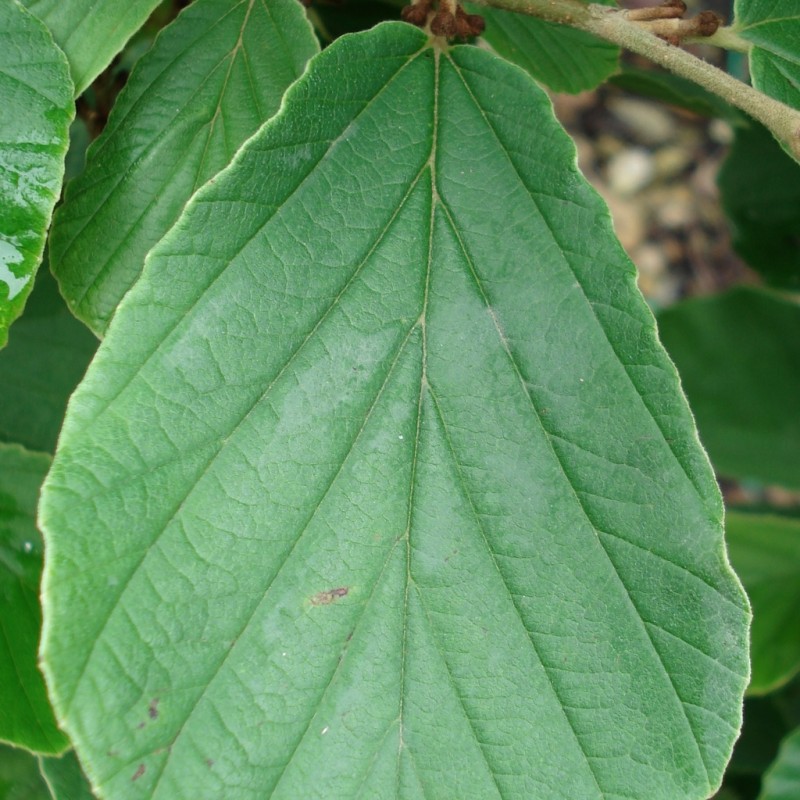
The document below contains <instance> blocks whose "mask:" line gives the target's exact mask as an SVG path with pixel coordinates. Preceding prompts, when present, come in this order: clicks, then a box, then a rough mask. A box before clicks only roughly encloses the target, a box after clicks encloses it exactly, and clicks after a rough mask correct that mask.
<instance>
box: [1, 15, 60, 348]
mask: <svg viewBox="0 0 800 800" xmlns="http://www.w3.org/2000/svg"><path fill="white" fill-rule="evenodd" d="M0 108H2V109H3V114H2V116H0V208H2V214H1V215H0V347H3V345H5V343H6V341H7V339H8V327H9V325H10V324H11V323H12V322H13V321H14V320H15V319H16V318H17V317H18V316H19V315H20V314H21V313H22V309H23V308H24V307H25V300H26V299H27V297H28V295H29V294H30V291H31V288H32V287H33V276H34V275H35V274H36V269H37V268H38V266H39V262H40V261H41V260H42V251H43V250H44V242H45V237H46V235H47V228H48V226H49V225H50V217H51V215H52V213H53V206H54V205H55V202H56V200H57V199H58V195H59V192H60V191H61V179H62V177H63V175H64V155H65V153H66V152H67V145H68V144H69V123H70V120H71V119H72V117H73V114H74V107H73V104H72V84H71V82H70V79H69V69H68V67H67V62H66V59H65V58H64V54H63V53H62V52H61V51H60V50H59V49H58V48H57V47H56V46H55V44H53V39H52V37H51V36H50V34H49V33H48V31H47V28H45V27H44V25H42V24H41V22H39V21H38V20H37V19H36V18H35V17H34V16H33V15H32V14H29V13H28V12H27V11H26V10H25V9H24V8H23V7H22V6H21V5H20V4H19V3H17V2H16V0H8V1H7V2H4V3H0Z"/></svg>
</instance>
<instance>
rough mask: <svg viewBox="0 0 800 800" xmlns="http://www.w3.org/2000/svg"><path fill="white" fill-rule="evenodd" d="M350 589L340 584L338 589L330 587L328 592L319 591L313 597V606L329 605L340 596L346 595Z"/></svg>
mask: <svg viewBox="0 0 800 800" xmlns="http://www.w3.org/2000/svg"><path fill="white" fill-rule="evenodd" d="M349 591H350V589H349V587H347V586H338V587H337V588H336V589H328V591H326V592H317V593H316V594H315V595H314V596H313V597H312V598H311V605H312V606H329V605H330V604H331V603H335V602H336V601H337V600H338V599H339V598H340V597H345V596H346V595H347V593H348V592H349Z"/></svg>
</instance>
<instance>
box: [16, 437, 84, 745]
mask: <svg viewBox="0 0 800 800" xmlns="http://www.w3.org/2000/svg"><path fill="white" fill-rule="evenodd" d="M49 466H50V458H49V457H48V456H46V455H43V454H41V453H29V452H26V451H25V450H23V449H22V448H21V447H16V446H12V445H0V601H2V609H3V613H2V615H0V634H2V635H1V636H0V739H2V740H4V741H6V742H10V743H11V744H15V745H18V746H21V747H27V748H28V749H30V750H34V751H35V752H38V753H57V752H59V751H61V750H63V749H64V748H65V747H67V744H68V740H67V738H66V736H65V735H64V734H63V733H62V732H61V731H60V730H58V727H57V726H56V721H55V719H54V718H53V712H52V711H51V710H50V703H49V701H48V699H47V690H46V689H45V687H44V681H43V679H42V676H41V674H40V672H39V669H38V667H37V665H36V654H37V650H38V647H39V631H40V628H41V618H42V615H41V611H40V610H39V578H40V575H41V571H42V540H41V537H40V536H39V532H38V531H37V530H36V522H35V519H36V503H37V500H38V498H39V488H40V487H41V485H42V481H43V480H44V476H45V473H46V472H47V470H48V468H49Z"/></svg>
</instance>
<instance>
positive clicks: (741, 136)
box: [719, 120, 800, 289]
mask: <svg viewBox="0 0 800 800" xmlns="http://www.w3.org/2000/svg"><path fill="white" fill-rule="evenodd" d="M719 188H720V192H721V195H722V204H723V207H724V209H725V213H726V214H727V216H728V219H729V220H730V222H731V225H732V227H733V246H734V247H735V248H736V251H737V252H738V253H739V255H740V256H741V257H742V258H744V259H745V260H746V261H747V263H748V264H750V266H752V267H753V268H754V269H756V270H758V271H759V272H760V273H761V274H762V275H763V276H764V278H765V280H767V281H768V282H769V283H771V284H773V285H775V286H779V287H782V288H786V289H800V164H798V163H797V162H796V161H794V160H793V159H792V158H791V157H790V156H789V155H788V154H787V153H786V152H785V151H784V150H783V148H782V147H781V146H780V145H779V144H778V142H777V141H776V140H775V138H774V137H773V135H772V134H771V133H770V132H769V131H768V130H767V129H766V128H764V127H763V126H762V125H759V124H758V123H757V122H754V121H752V120H748V121H746V122H745V123H744V124H742V125H739V126H737V128H736V138H735V140H734V143H733V147H732V148H731V151H730V154H729V156H728V158H727V159H726V161H725V163H724V164H723V165H722V169H721V170H720V172H719Z"/></svg>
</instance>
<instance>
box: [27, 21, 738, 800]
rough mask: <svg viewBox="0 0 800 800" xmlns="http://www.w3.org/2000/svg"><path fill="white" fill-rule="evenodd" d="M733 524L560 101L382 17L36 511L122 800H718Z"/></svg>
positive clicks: (174, 282) (65, 648) (74, 444)
mask: <svg viewBox="0 0 800 800" xmlns="http://www.w3.org/2000/svg"><path fill="white" fill-rule="evenodd" d="M176 276H179V277H178V278H176ZM721 513H722V512H721V503H720V499H719V496H718V493H717V490H716V486H715V483H714V480H713V477H712V474H711V471H710V469H709V466H708V463H707V461H706V459H705V457H704V455H703V453H702V451H701V450H700V448H699V447H698V445H697V441H696V437H695V432H694V428H693V425H692V421H691V418H690V415H689V412H688V409H687V407H686V405H685V402H684V400H683V399H682V397H681V396H680V393H679V390H678V385H677V376H676V374H675V372H674V369H673V368H672V366H671V364H670V362H669V361H668V360H667V358H666V356H665V354H664V352H663V350H662V349H661V348H660V346H659V345H658V343H657V340H656V337H655V326H654V322H653V319H652V316H651V315H650V313H649V311H648V309H647V307H646V305H645V304H644V302H643V301H642V299H641V297H640V295H639V294H638V293H637V291H636V289H635V280H634V272H633V269H632V266H631V264H630V262H629V261H628V260H627V258H626V257H625V255H624V253H623V251H622V249H621V248H620V246H619V244H618V243H617V241H616V239H615V238H614V236H613V233H612V229H611V224H610V220H609V218H608V214H607V211H606V209H605V207H604V206H603V204H602V202H601V201H600V199H599V198H598V197H597V195H596V194H595V193H594V192H593V191H592V190H591V189H590V188H589V187H588V185H587V184H586V183H585V181H584V180H583V179H582V177H581V176H580V175H579V174H578V173H577V171H576V168H575V153H574V148H573V147H572V145H571V143H570V141H569V139H568V137H566V135H565V134H564V132H563V131H562V130H561V129H560V128H559V126H558V124H557V123H556V122H555V120H554V118H553V116H552V111H551V108H550V104H549V101H548V99H547V97H546V95H545V94H544V93H543V92H542V91H541V90H540V89H538V88H537V87H536V85H535V84H534V83H533V82H532V81H531V80H530V78H529V77H527V76H526V75H525V74H524V73H523V72H522V71H520V70H518V69H516V68H514V67H511V66H509V65H508V64H506V63H504V62H503V61H501V60H500V59H498V58H496V57H495V56H493V55H491V54H489V53H486V52H484V51H482V50H479V49H478V48H474V47H465V46H460V47H456V48H454V49H452V50H450V51H447V52H441V51H439V50H438V49H435V48H432V47H431V46H430V45H429V42H428V40H427V39H426V37H425V35H424V34H422V33H421V32H420V31H418V30H417V29H414V28H411V27H409V26H406V25H403V24H401V23H389V24H384V25H381V26H379V27H377V28H376V29H374V30H373V31H371V32H369V33H366V34H359V35H355V36H349V37H345V38H343V39H340V40H338V41H337V42H336V43H334V45H332V46H331V47H330V48H328V49H327V50H326V51H324V52H323V53H322V55H321V56H319V57H317V58H316V59H315V60H314V61H313V62H312V65H311V66H310V68H309V71H308V72H307V73H306V75H305V76H304V77H303V78H302V79H301V80H300V81H299V82H298V83H297V84H295V86H294V87H293V88H292V89H291V90H290V92H289V94H288V96H287V99H286V101H285V104H284V108H283V111H282V113H281V114H279V116H278V117H276V118H275V119H274V120H273V121H272V122H270V123H268V124H267V126H266V127H265V128H264V129H262V131H261V132H260V133H259V134H258V135H256V136H255V137H253V138H252V139H251V140H250V141H249V142H248V143H247V145H246V146H245V147H244V148H243V150H242V151H240V153H239V154H238V156H237V157H236V159H235V160H234V162H233V164H232V165H231V167H230V168H228V169H227V170H226V171H225V172H224V173H222V174H221V175H220V176H218V178H217V179H216V180H215V181H214V182H213V183H212V184H208V185H207V186H206V187H205V188H204V189H202V190H201V191H200V192H199V193H198V194H197V195H196V196H195V199H194V200H192V201H191V202H190V203H189V206H188V207H187V210H186V212H185V213H184V215H183V216H182V217H181V219H180V220H179V222H178V223H177V225H176V226H175V227H174V228H173V229H172V231H171V232H170V233H169V234H168V235H167V236H166V238H165V239H164V240H163V242H162V243H161V244H159V245H158V247H157V248H156V250H154V251H153V253H151V255H150V256H149V258H148V262H147V266H146V268H145V272H144V274H143V276H142V278H141V279H140V280H139V282H138V283H137V284H136V285H135V287H134V288H133V289H132V290H131V292H130V293H129V294H128V295H127V297H126V298H125V300H123V303H122V305H121V307H120V309H119V312H118V314H117V315H116V316H115V319H114V322H113V323H112V325H111V327H110V329H109V332H108V336H107V337H106V340H105V342H104V344H103V345H102V346H101V348H100V350H99V352H98V356H97V358H96V359H95V361H94V362H93V365H92V367H91V368H90V371H89V374H88V375H87V378H86V380H85V381H84V383H83V384H82V385H81V387H80V388H79V389H78V392H77V393H76V395H75V396H74V398H73V401H72V403H71V406H70V411H69V413H68V416H67V421H66V424H65V428H64V432H63V434H62V438H61V443H60V448H59V452H58V454H57V456H56V460H55V462H54V467H53V470H52V472H51V473H50V478H49V479H48V483H47V487H46V490H45V494H44V497H43V504H42V513H41V522H42V524H43V526H44V528H45V530H46V535H47V538H48V550H47V552H48V559H47V565H46V579H45V607H46V616H45V619H46V621H45V637H44V638H45V644H44V650H43V657H44V664H45V669H46V671H47V672H48V674H49V678H50V681H51V688H52V689H53V693H54V702H55V703H56V707H57V711H58V713H59V715H60V717H61V718H62V719H63V721H64V723H65V725H66V726H67V728H68V730H69V732H70V734H71V735H72V737H73V740H74V742H75V745H76V748H77V749H78V752H79V754H80V755H81V757H82V760H83V762H84V766H85V767H86V768H87V770H88V771H89V774H90V776H91V777H92V779H93V782H94V783H96V784H97V785H98V786H99V787H100V788H101V791H102V792H104V793H105V794H107V795H108V796H110V797H114V798H134V797H135V798H169V799H170V800H173V799H174V798H189V797H191V798H218V797H223V796H235V797H236V798H237V800H249V799H250V798H252V799H253V800H256V798H258V800H263V798H273V800H278V798H284V799H286V800H288V799H289V798H292V799H294V798H299V797H303V798H315V797H317V798H323V797H324V798H330V797H337V798H357V797H361V798H367V797H369V798H397V797H403V798H419V797H422V796H426V797H429V798H453V797H458V798H460V799H462V798H463V800H469V798H480V800H486V798H505V800H511V799H512V798H524V799H525V800H530V798H539V797H541V798H545V797H546V798H548V800H550V799H551V798H553V799H554V798H565V799H566V798H569V800H575V798H581V800H593V799H594V800H600V798H606V797H647V798H649V800H667V799H668V800H678V799H679V798H685V799H688V798H701V797H706V796H707V795H708V794H709V792H710V791H711V790H712V789H713V787H714V786H715V785H716V784H718V782H719V780H720V776H721V774H722V770H723V767H724V765H725V762H726V760H727V757H728V755H729V753H730V749H731V746H732V743H733V740H734V738H735V736H736V733H737V730H738V726H739V721H740V702H741V695H742V692H743V690H744V687H745V684H746V681H747V672H748V668H747V659H746V636H747V622H748V611H747V607H746V602H745V600H744V597H743V594H742V592H741V590H740V588H739V586H738V584H737V582H736V580H735V579H734V577H733V575H732V573H731V572H730V570H729V567H728V565H727V562H726V560H725V556H724V553H723V547H722V535H721ZM78 619H79V620H80V623H81V624H80V625H79V626H75V625H74V624H73V623H74V621H75V620H78ZM67 631H68V632H69V633H68V634H67Z"/></svg>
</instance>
